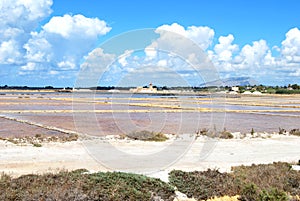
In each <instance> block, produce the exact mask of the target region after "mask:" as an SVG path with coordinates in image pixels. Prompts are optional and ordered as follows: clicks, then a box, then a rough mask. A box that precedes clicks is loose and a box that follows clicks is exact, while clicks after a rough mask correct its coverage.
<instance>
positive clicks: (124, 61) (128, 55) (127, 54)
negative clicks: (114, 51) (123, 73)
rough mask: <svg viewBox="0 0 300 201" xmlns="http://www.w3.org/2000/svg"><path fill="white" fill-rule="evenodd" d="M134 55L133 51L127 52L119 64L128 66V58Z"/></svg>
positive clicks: (120, 57)
mask: <svg viewBox="0 0 300 201" xmlns="http://www.w3.org/2000/svg"><path fill="white" fill-rule="evenodd" d="M132 53H133V50H125V52H124V54H122V55H121V56H119V59H118V62H119V63H120V64H121V65H122V66H123V67H124V66H127V64H128V62H127V58H128V57H130V56H131V54H132Z"/></svg>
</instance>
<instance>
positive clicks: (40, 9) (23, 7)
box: [0, 0, 52, 65]
mask: <svg viewBox="0 0 300 201" xmlns="http://www.w3.org/2000/svg"><path fill="white" fill-rule="evenodd" d="M51 5H52V0H40V1H34V0H4V1H1V2H0V41H1V42H0V43H1V44H0V65H1V64H2V65H3V64H17V65H19V64H21V63H25V62H26V61H24V60H23V55H24V53H25V50H24V48H23V45H24V43H26V41H27V40H28V39H29V38H30V32H31V31H32V30H34V29H35V28H37V26H38V24H39V22H40V21H41V20H43V19H44V18H45V17H47V16H48V15H49V14H50V13H51V12H52V10H51Z"/></svg>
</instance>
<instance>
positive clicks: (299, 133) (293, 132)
mask: <svg viewBox="0 0 300 201" xmlns="http://www.w3.org/2000/svg"><path fill="white" fill-rule="evenodd" d="M290 134H291V135H296V136H300V130H299V129H295V128H294V129H292V130H291V131H290Z"/></svg>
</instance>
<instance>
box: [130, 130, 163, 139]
mask: <svg viewBox="0 0 300 201" xmlns="http://www.w3.org/2000/svg"><path fill="white" fill-rule="evenodd" d="M126 136H127V137H128V138H130V139H134V140H142V141H155V142H163V141H166V140H168V139H169V138H168V137H167V136H166V135H165V134H163V133H160V132H158V133H157V132H150V131H146V130H142V131H135V132H131V133H129V134H128V135H126Z"/></svg>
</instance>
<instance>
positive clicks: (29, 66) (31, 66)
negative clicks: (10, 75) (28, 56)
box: [21, 62, 36, 71]
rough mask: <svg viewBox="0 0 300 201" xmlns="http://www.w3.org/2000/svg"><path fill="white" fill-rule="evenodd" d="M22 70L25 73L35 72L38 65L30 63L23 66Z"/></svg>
mask: <svg viewBox="0 0 300 201" xmlns="http://www.w3.org/2000/svg"><path fill="white" fill-rule="evenodd" d="M21 70H23V71H33V70H36V63H33V62H28V63H27V64H26V65H24V66H21Z"/></svg>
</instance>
